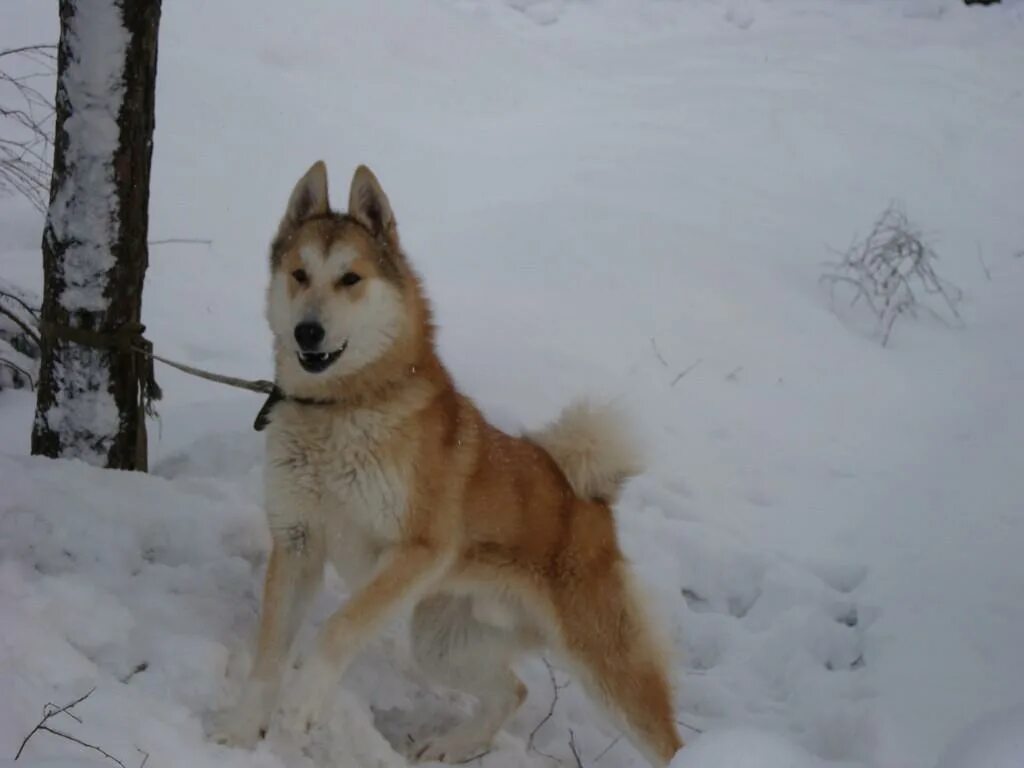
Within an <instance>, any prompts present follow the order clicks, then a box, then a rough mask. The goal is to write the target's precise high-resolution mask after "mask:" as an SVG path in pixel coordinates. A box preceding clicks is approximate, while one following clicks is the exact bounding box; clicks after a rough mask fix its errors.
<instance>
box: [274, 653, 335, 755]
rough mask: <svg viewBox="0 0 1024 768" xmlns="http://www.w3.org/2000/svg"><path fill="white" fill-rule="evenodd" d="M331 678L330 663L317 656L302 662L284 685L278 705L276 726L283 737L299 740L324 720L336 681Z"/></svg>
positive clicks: (332, 676) (333, 676)
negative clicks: (296, 671)
mask: <svg viewBox="0 0 1024 768" xmlns="http://www.w3.org/2000/svg"><path fill="white" fill-rule="evenodd" d="M334 678H335V675H333V674H332V672H331V669H330V668H329V666H328V665H327V664H326V663H325V662H323V661H322V660H321V659H319V658H317V657H313V658H311V659H308V660H307V661H306V663H305V664H303V666H302V668H301V669H300V670H299V671H298V673H297V674H296V676H295V679H294V680H292V682H291V684H290V685H288V686H286V688H285V691H284V695H283V696H282V697H281V706H280V707H279V709H278V716H277V722H278V726H279V728H280V730H281V733H282V734H283V735H284V736H285V737H286V738H288V739H289V740H291V741H294V742H301V741H302V740H303V739H304V738H305V736H306V734H308V733H309V732H310V731H311V730H312V729H313V728H315V727H317V726H319V725H322V724H323V722H324V714H325V711H326V709H327V704H328V702H329V701H330V698H331V693H332V692H334V689H335V685H336V683H335V680H334Z"/></svg>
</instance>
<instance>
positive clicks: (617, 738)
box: [594, 734, 622, 763]
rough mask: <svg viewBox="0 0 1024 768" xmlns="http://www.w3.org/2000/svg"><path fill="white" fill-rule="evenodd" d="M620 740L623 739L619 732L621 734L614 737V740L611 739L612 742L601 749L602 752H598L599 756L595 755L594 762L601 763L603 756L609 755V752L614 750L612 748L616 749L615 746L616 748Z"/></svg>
mask: <svg viewBox="0 0 1024 768" xmlns="http://www.w3.org/2000/svg"><path fill="white" fill-rule="evenodd" d="M620 741H622V734H619V735H618V736H616V737H615V738H614V739H612V740H611V741H610V742H609V743H608V746H607V747H605V748H604V749H602V750H601V751H600V752H599V753H598V755H597V757H595V758H594V762H595V763H599V762H601V759H602V758H603V757H604V756H605V755H607V754H608V753H609V752H611V751H612V749H614V748H615V745H616V744H618V743H619V742H620Z"/></svg>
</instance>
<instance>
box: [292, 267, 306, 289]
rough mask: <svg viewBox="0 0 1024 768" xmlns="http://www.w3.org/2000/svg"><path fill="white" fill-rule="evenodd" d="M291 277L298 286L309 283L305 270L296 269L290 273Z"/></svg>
mask: <svg viewBox="0 0 1024 768" xmlns="http://www.w3.org/2000/svg"><path fill="white" fill-rule="evenodd" d="M292 277H294V278H295V282H296V283H298V284H299V285H305V284H306V283H308V282H309V275H307V274H306V270H304V269H296V270H295V271H294V272H292Z"/></svg>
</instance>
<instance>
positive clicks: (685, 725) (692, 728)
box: [676, 720, 704, 733]
mask: <svg viewBox="0 0 1024 768" xmlns="http://www.w3.org/2000/svg"><path fill="white" fill-rule="evenodd" d="M676 725H681V726H683V728H685V729H686V730H688V731H693V732H694V733H704V730H703V729H702V728H698V727H697V726H695V725H690V724H689V723H688V722H686V721H685V720H676Z"/></svg>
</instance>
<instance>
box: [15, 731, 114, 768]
mask: <svg viewBox="0 0 1024 768" xmlns="http://www.w3.org/2000/svg"><path fill="white" fill-rule="evenodd" d="M36 729H37V730H40V731H46V732H47V733H52V734H53V735H54V736H60V737H61V738H62V739H67V740H68V741H70V742H73V743H75V744H78V745H79V746H81V747H85V748H86V749H91V750H93V751H94V752H99V753H100V754H101V755H103V756H104V757H105V758H107V759H108V760H113V761H114V762H115V763H117V764H118V765H119V766H121V768H128V766H126V765H125V764H124V763H122V762H121V761H120V760H118V759H117V758H116V757H114V756H113V755H112V754H110V753H109V752H107V751H106V750H105V749H103V748H102V747H97V746H96V745H95V744H90V743H89V742H87V741H82V740H81V739H79V738H77V737H76V736H72V735H71V734H70V733H64V731H58V730H57V729H56V728H51V727H50V726H48V725H37V726H36ZM14 759H15V760H17V759H18V758H14Z"/></svg>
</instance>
